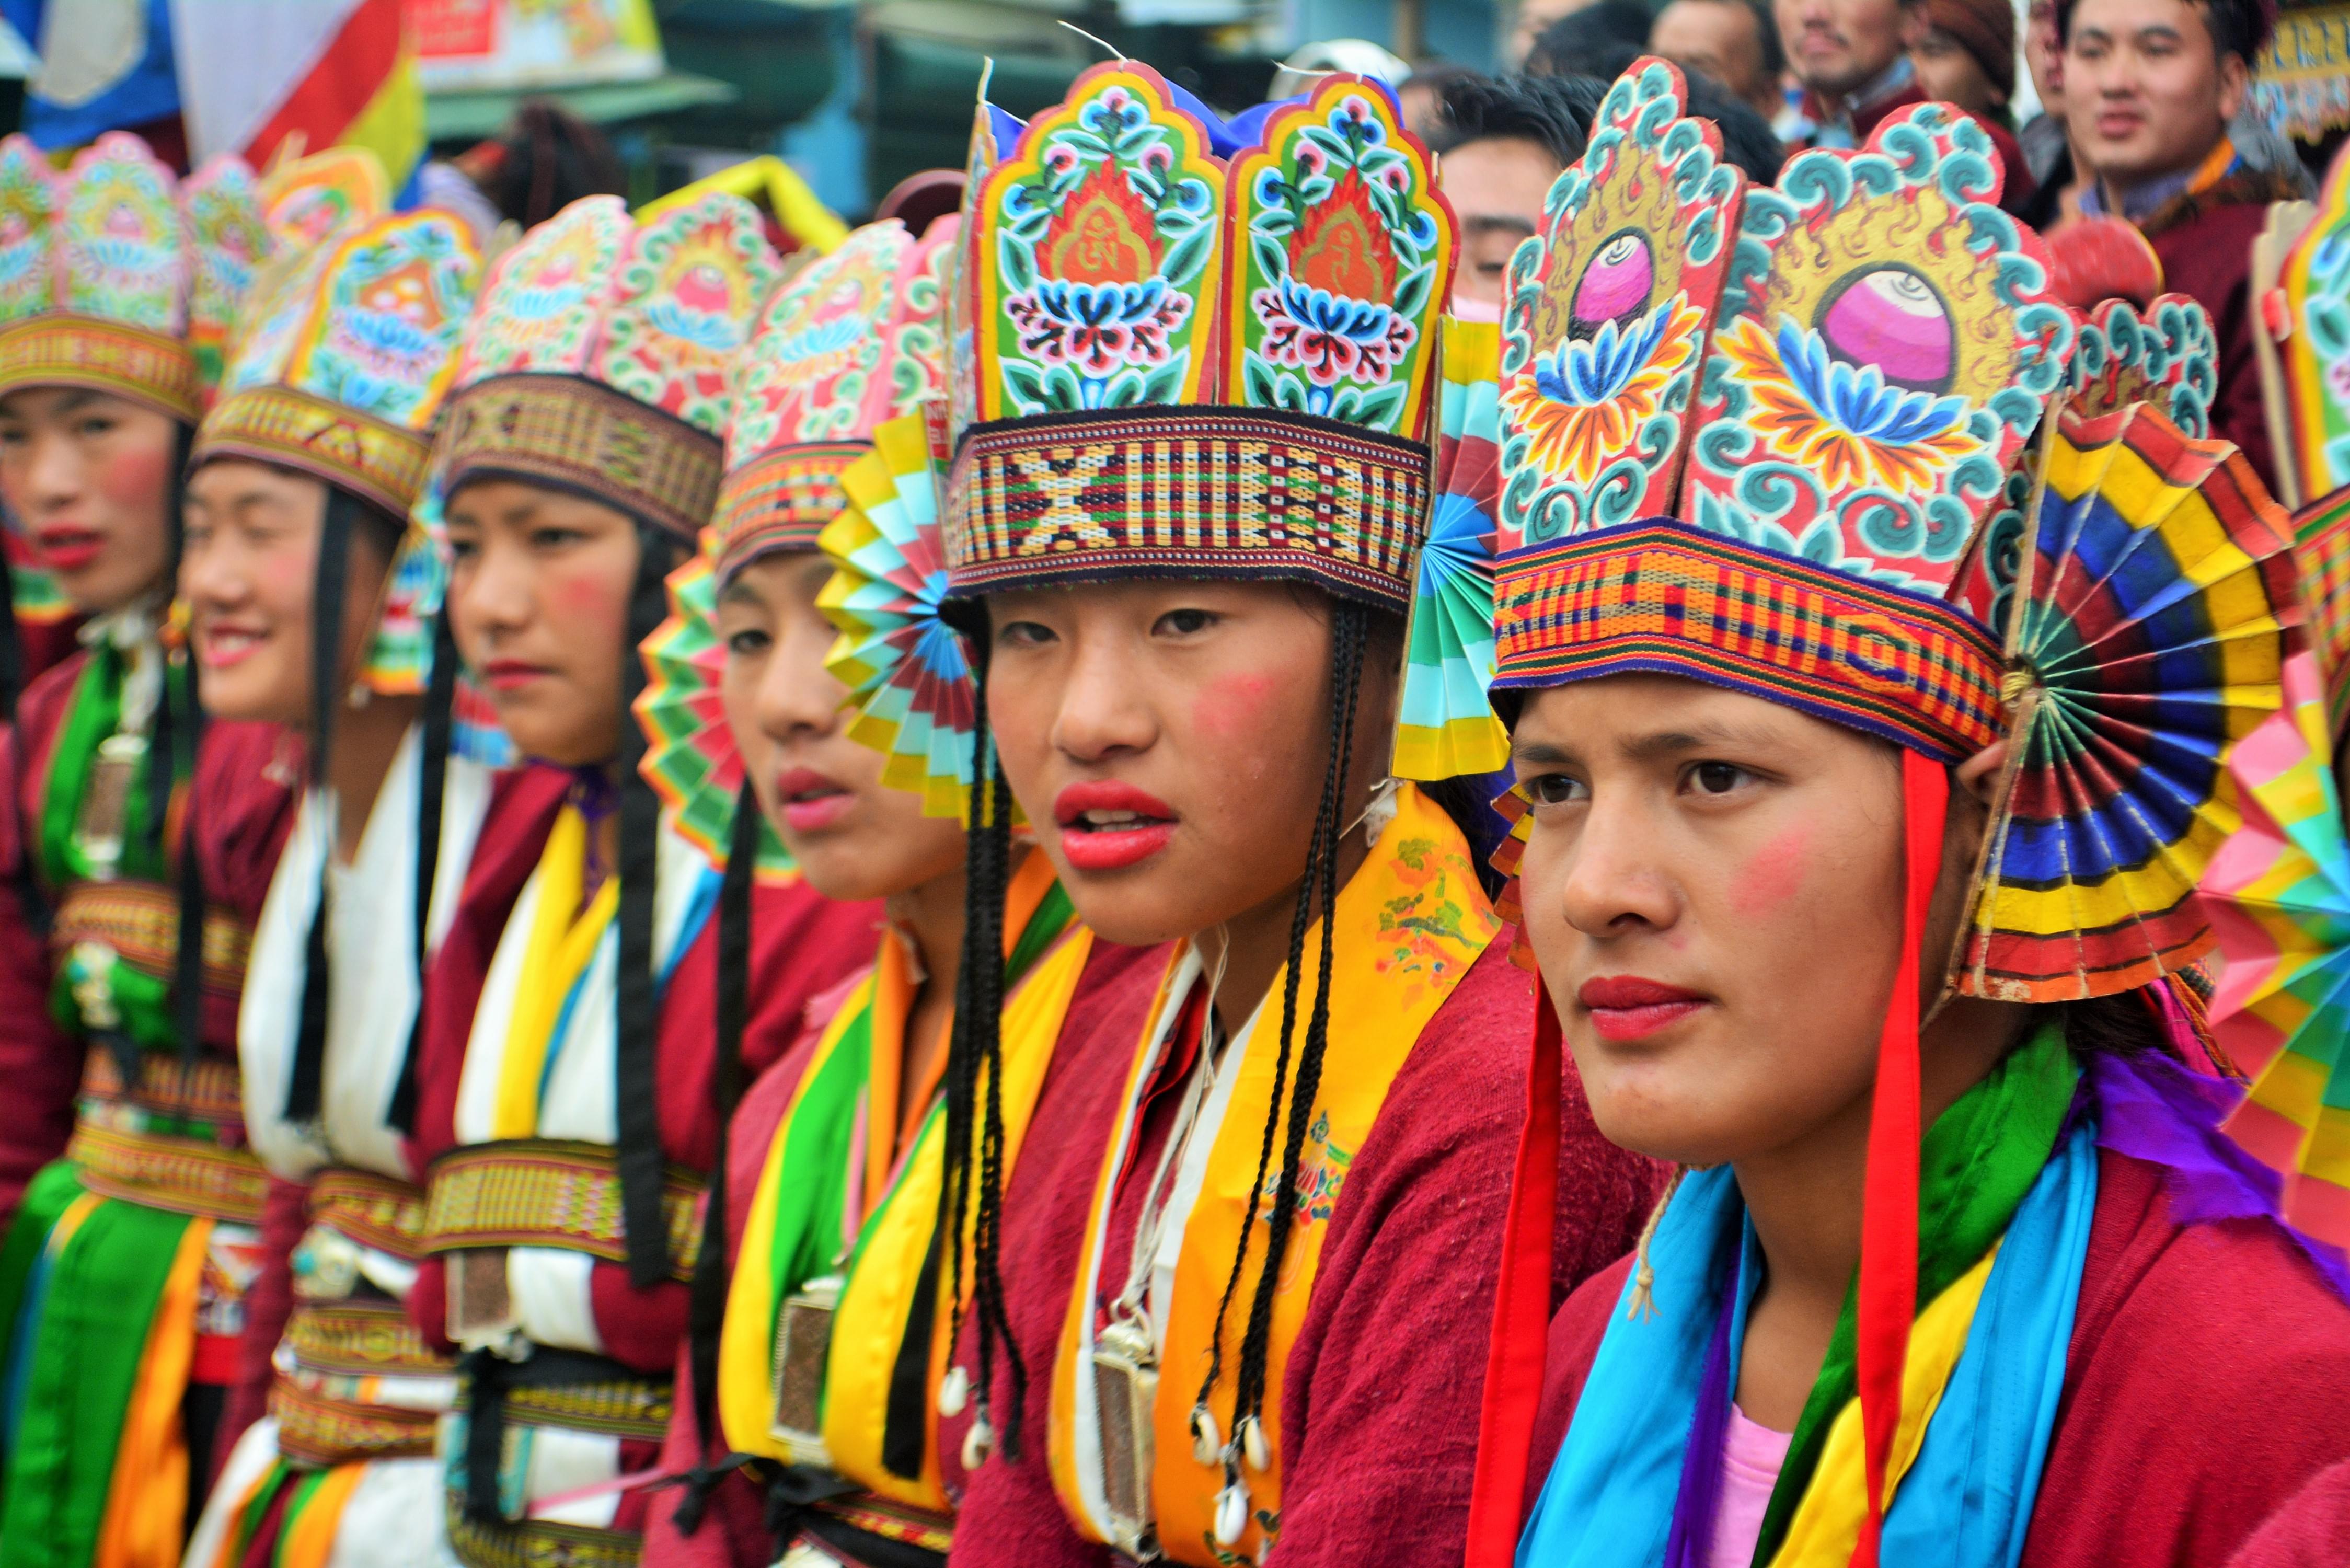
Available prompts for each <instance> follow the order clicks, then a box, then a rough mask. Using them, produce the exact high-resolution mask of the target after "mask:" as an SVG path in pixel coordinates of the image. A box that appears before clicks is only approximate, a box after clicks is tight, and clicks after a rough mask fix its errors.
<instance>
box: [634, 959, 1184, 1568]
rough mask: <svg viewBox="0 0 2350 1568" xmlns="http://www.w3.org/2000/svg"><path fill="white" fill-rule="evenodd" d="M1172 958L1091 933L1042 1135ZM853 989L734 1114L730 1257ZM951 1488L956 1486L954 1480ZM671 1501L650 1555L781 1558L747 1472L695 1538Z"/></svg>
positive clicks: (671, 1450)
mask: <svg viewBox="0 0 2350 1568" xmlns="http://www.w3.org/2000/svg"><path fill="white" fill-rule="evenodd" d="M1166 959H1167V950H1166V949H1165V948H1163V947H1159V948H1128V947H1119V946H1118V945H1117V944H1116V943H1114V942H1106V941H1103V940H1101V939H1100V938H1098V937H1097V938H1095V939H1094V944H1093V950H1092V952H1091V953H1090V954H1089V955H1088V956H1087V960H1086V967H1085V971H1084V972H1083V973H1082V974H1080V975H1079V976H1078V977H1077V985H1076V992H1074V993H1072V995H1071V996H1070V998H1069V1010H1068V1012H1067V1013H1066V1015H1065V1016H1064V1018H1063V1020H1062V1024H1061V1039H1060V1044H1058V1045H1056V1046H1055V1050H1054V1053H1053V1060H1052V1061H1051V1062H1050V1063H1049V1064H1047V1065H1046V1066H1045V1077H1044V1081H1043V1083H1042V1084H1041V1085H1039V1087H1038V1089H1037V1097H1036V1108H1035V1112H1034V1113H1033V1114H1032V1116H1031V1118H1030V1124H1029V1125H1030V1126H1031V1127H1034V1128H1035V1129H1037V1130H1038V1131H1039V1132H1043V1131H1045V1129H1048V1128H1055V1127H1061V1126H1062V1125H1064V1123H1065V1121H1066V1115H1067V1107H1066V1100H1067V1098H1068V1096H1069V1095H1070V1094H1071V1093H1072V1075H1074V1074H1081V1073H1083V1072H1084V1071H1085V1070H1086V1068H1087V1066H1088V1065H1089V1064H1090V1063H1091V1061H1092V1054H1091V1052H1090V1050H1089V1049H1088V1048H1087V1042H1090V1041H1093V1040H1095V1039H1097V1038H1109V1037H1123V1038H1124V1039H1125V1040H1126V1041H1127V1042H1128V1044H1129V1045H1130V1044H1132V1042H1133V1041H1134V1038H1135V1036H1136V1035H1138V1034H1139V1033H1140V1032H1141V1029H1142V1021H1143V1017H1144V1015H1145V1014H1146V1013H1147V1012H1149V1008H1150V999H1151V996H1152V995H1153V994H1154V992H1155V991H1156V989H1157V986H1158V983H1159V971H1161V970H1162V969H1163V968H1164V967H1165V966H1166ZM858 978H862V977H861V976H859V977H858ZM854 989H855V986H854V985H853V984H846V985H842V986H841V987H839V988H838V989H837V990H836V991H834V992H829V993H827V995H826V996H823V997H820V998H818V999H817V1000H816V1002H815V1003H813V1004H812V1005H811V1006H810V1007H809V1009H808V1023H807V1028H806V1031H805V1032H804V1033H802V1034H801V1036H800V1038H799V1039H798V1040H797V1041H796V1042H795V1043H794V1044H793V1046H792V1048H791V1049H790V1050H789V1051H787V1052H785V1054H784V1056H783V1059H782V1060H781V1061H778V1062H777V1063H776V1064H775V1065H774V1066H773V1067H770V1068H769V1069H767V1071H766V1072H765V1073H764V1074H763V1075H761V1076H760V1078H759V1081H758V1082H757V1083H756V1084H754V1085H752V1086H751V1089H750V1091H749V1092H748V1093H747V1094H745V1095H744V1096H743V1104H742V1106H741V1107H740V1108H739V1109H738V1110H737V1111H736V1112H735V1114H734V1122H733V1130H732V1131H731V1132H730V1133H729V1134H728V1137H727V1146H726V1150H727V1168H728V1170H727V1183H728V1185H727V1189H726V1255H727V1257H728V1258H729V1259H730V1260H732V1259H733V1257H735V1256H736V1255H737V1254H738V1253H740V1252H741V1251H742V1250H743V1223H744V1221H745V1220H748V1219H749V1218H750V1213H751V1199H752V1196H753V1195H754V1193H755V1192H756V1191H757V1190H758V1187H759V1177H760V1175H761V1173H762V1172H763V1171H764V1168H765V1166H766V1161H767V1154H768V1151H769V1147H770V1146H771V1145H772V1144H773V1143H774V1142H775V1129H776V1128H777V1127H781V1126H782V1125H783V1120H784V1113H785V1111H787V1110H789V1109H790V1108H791V1103H792V1096H793V1094H794V1092H795V1091H796V1090H797V1089H798V1087H799V1082H800V1075H801V1074H802V1073H804V1072H805V1071H806V1069H807V1064H808V1061H809V1059H810V1058H811V1057H813V1056H814V1055H815V1054H816V1044H817V1043H818V1042H819V1041H820V1040H822V1039H823V1037H824V1032H825V1029H826V1027H827V1025H828V1024H830V1023H831V1022H832V1015H833V1014H834V1013H835V1012H837V1011H838V1010H839V1009H840V1007H841V1005H842V1003H844V1002H847V1000H848V994H849V992H851V991H852V990H854ZM1044 1143H1045V1140H1044V1139H1043V1138H1038V1139H1035V1140H1033V1141H1028V1142H1024V1144H1023V1145H1022V1148H1021V1156H1020V1159H1019V1161H1017V1162H1015V1163H1014V1181H1015V1182H1016V1181H1017V1179H1018V1175H1017V1173H1018V1171H1019V1170H1020V1168H1023V1167H1024V1165H1025V1163H1026V1161H1027V1160H1028V1158H1030V1155H1031V1151H1034V1152H1035V1155H1036V1156H1037V1157H1038V1158H1043V1157H1045V1154H1046V1150H1045V1147H1044ZM1017 1190H1018V1189H1016V1188H1014V1189H1010V1190H1007V1191H1006V1193H1005V1195H1004V1210H1005V1217H1004V1224H1005V1226H1006V1230H1007V1234H1016V1233H1017V1232H1016V1231H1014V1230H1013V1229H1012V1228H1013V1227H1015V1226H1017V1225H1018V1223H1019V1220H1018V1219H1017V1218H1016V1217H1015V1213H1014V1208H1013V1203H1014V1191H1017ZM685 1378H686V1365H685V1361H684V1358H683V1353H682V1352H681V1355H680V1359H679V1362H678V1388H679V1394H678V1398H677V1402H676V1405H675V1407H674V1409H675V1415H674V1417H672V1420H671V1427H670V1436H669V1441H668V1442H667V1443H666V1444H664V1445H663V1446H662V1449H661V1468H662V1469H666V1470H669V1471H671V1472H672V1473H674V1472H679V1471H683V1470H687V1469H691V1468H692V1466H693V1464H694V1462H695V1459H694V1452H695V1447H696V1442H697V1438H698V1433H697V1431H696V1428H695V1426H694V1413H693V1402H692V1400H691V1398H689V1397H686V1394H685V1392H684V1390H685V1388H686V1386H687V1385H686V1381H685ZM942 1426H943V1424H942ZM940 1440H941V1449H944V1450H946V1451H944V1452H942V1453H941V1469H943V1470H944V1472H945V1473H946V1475H947V1476H948V1477H949V1478H959V1477H960V1475H961V1473H962V1470H961V1467H962V1459H961V1458H960V1455H961V1452H962V1428H961V1427H960V1426H957V1427H956V1428H954V1432H953V1440H952V1441H951V1443H950V1442H949V1441H948V1440H947V1439H946V1438H945V1437H944V1436H943V1435H942V1436H941V1439H940ZM724 1446H725V1445H724V1444H723V1443H718V1444H713V1445H712V1446H711V1447H710V1448H709V1449H707V1450H706V1455H705V1457H710V1458H715V1457H717V1455H718V1454H719V1452H720V1450H722V1449H723V1448H724ZM949 1485H950V1489H951V1488H952V1486H953V1485H954V1481H953V1480H950V1481H949ZM674 1508H675V1505H674V1504H673V1503H672V1502H671V1501H660V1502H657V1503H656V1504H655V1505H654V1508H653V1521H652V1523H651V1524H650V1527H649V1528H648V1529H647V1532H646V1535H645V1551H646V1555H647V1560H648V1561H649V1562H659V1563H666V1564H674V1565H675V1568H766V1564H768V1563H772V1562H774V1561H775V1543H774V1542H773V1541H772V1540H771V1539H770V1537H769V1536H768V1534H767V1529H766V1523H765V1521H764V1517H763V1507H762V1503H761V1500H760V1498H759V1494H758V1491H757V1490H756V1489H755V1488H754V1487H753V1486H752V1485H751V1483H750V1481H749V1480H747V1479H746V1478H743V1477H740V1476H737V1477H732V1478H730V1479H729V1480H728V1481H727V1483H726V1484H725V1485H724V1486H723V1487H721V1488H719V1489H718V1490H717V1491H716V1492H714V1493H713V1494H712V1500H711V1507H710V1515H709V1517H708V1518H707V1519H706V1520H705V1521H704V1522H703V1523H702V1527H701V1529H699V1530H698V1531H696V1532H694V1533H693V1534H692V1535H691V1536H688V1535H685V1534H683V1533H682V1532H680V1531H679V1530H678V1528H677V1522H676V1521H675V1519H674V1518H673V1517H672V1515H673V1512H674Z"/></svg>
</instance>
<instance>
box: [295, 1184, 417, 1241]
mask: <svg viewBox="0 0 2350 1568" xmlns="http://www.w3.org/2000/svg"><path fill="white" fill-rule="evenodd" d="M310 1218H311V1220H314V1221H315V1222H317V1223H318V1224H321V1225H329V1226H332V1227H333V1228H334V1229H335V1230H337V1231H340V1232H342V1233H343V1234H344V1235H346V1236H348V1237H349V1238H350V1239H351V1240H352V1241H357V1242H358V1243H359V1245H360V1246H362V1247H372V1248H374V1249H375V1250H376V1251H379V1252H383V1253H387V1254H389V1255H390V1256H391V1257H394V1258H398V1259H400V1261H401V1262H408V1263H413V1262H421V1261H422V1259H423V1257H424V1189H422V1188H421V1187H412V1186H411V1185H409V1184H408V1183H407V1182H405V1181H395V1180H393V1179H391V1178H390V1177H389V1176H378V1175H377V1174H376V1173H375V1172H373V1171H371V1170H355V1169H353V1168H350V1167H348V1166H342V1165H338V1166H334V1167H331V1168H328V1169H326V1170H323V1171H321V1172H319V1173H318V1179H317V1182H316V1183H315V1184H314V1185H313V1186H312V1187H311V1189H310Z"/></svg>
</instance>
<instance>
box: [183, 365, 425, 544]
mask: <svg viewBox="0 0 2350 1568" xmlns="http://www.w3.org/2000/svg"><path fill="white" fill-rule="evenodd" d="M222 458H245V459H249V460H251V461H253V462H265V463H270V464H272V465H274V466H276V467H279V468H286V469H291V470H293V471H294V472H296V473H304V474H307V475H309V476H310V477H312V478H314V479H318V480H323V481H324V482H326V483H328V484H331V485H334V486H335V487H337V488H338V489H340V490H345V491H348V492H349V493H351V494H353V495H355V496H357V497H358V498H359V499H360V500H361V501H364V502H366V503H367V504H369V505H370V506H373V507H375V508H376V509H377V510H379V511H380V512H382V513H383V514H386V515H387V516H390V517H392V518H395V519H400V518H405V517H406V516H407V515H408V512H409V508H411V506H413V505H414V504H416V498H417V496H418V495H420V494H421V493H422V492H423V489H424V481H425V477H426V474H427V472H428V470H429V469H430V467H431V464H432V442H431V441H427V440H426V439H425V438H424V437H422V436H421V435H419V434H417V433H416V432H415V431H408V430H401V429H400V428H399V427H398V426H396V425H390V424H386V423H385V422H384V421H381V420H379V419H375V418H372V417H370V416H369V415H367V414H363V413H360V412H359V411H358V410H355V409H351V408H348V407H346V406H345V405H343V404H341V403H338V402H335V401H333V400H329V399H326V398H319V397H314V396H312V395H311V394H310V393H307V392H302V391H297V390H296V389H293V388H291V387H255V388H252V389H248V390H245V391H242V392H235V393H232V394H231V395H230V396H228V397H227V398H225V399H224V400H222V401H221V402H220V403H219V404H218V405H217V406H215V407H214V408H213V411H212V412H211V413H210V414H208V415H207V416H205V419H204V422H203V426H202V427H201V428H200V429H199V430H198V431H197V432H196V441H195V446H194V448H193V450H192V452H190V454H189V459H188V466H189V468H190V469H191V470H194V469H196V468H200V467H202V466H203V464H205V463H207V462H214V461H217V460H219V459H222Z"/></svg>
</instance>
